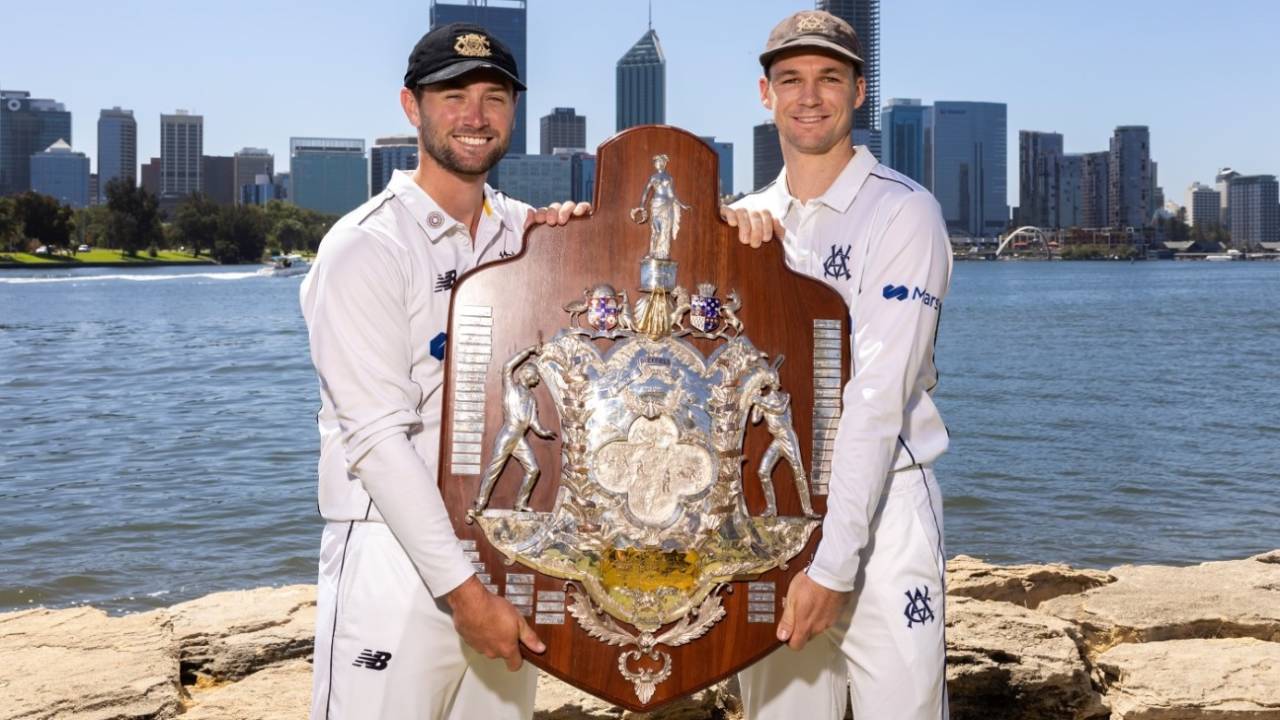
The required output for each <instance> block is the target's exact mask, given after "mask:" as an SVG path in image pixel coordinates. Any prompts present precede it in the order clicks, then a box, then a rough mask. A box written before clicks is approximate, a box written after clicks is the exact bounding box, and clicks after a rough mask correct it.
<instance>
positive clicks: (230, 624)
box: [0, 550, 1280, 720]
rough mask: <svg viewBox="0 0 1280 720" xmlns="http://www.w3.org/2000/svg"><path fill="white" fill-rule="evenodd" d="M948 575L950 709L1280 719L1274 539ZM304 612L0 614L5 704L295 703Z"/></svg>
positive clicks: (274, 603) (157, 708)
mask: <svg viewBox="0 0 1280 720" xmlns="http://www.w3.org/2000/svg"><path fill="white" fill-rule="evenodd" d="M947 575H948V602H947V618H946V623H947V660H948V666H947V682H948V685H949V690H950V697H951V717H952V718H954V719H955V720H1014V719H1015V718H1017V719H1022V718H1026V719H1042V718H1043V719H1045V720H1049V719H1053V720H1058V719H1062V720H1090V719H1093V718H1098V719H1101V718H1111V719H1112V720H1188V719H1190V718H1212V719H1214V720H1227V719H1230V718H1272V719H1277V720H1280V550H1276V551H1273V552H1270V553H1266V554H1263V555H1258V556H1255V557H1252V558H1248V559H1245V560H1233V561H1226V562H1212V563H1204V564H1202V565H1194V566H1190V567H1163V566H1132V565H1124V566H1120V567H1116V568H1113V569H1112V570H1110V571H1107V572H1103V571H1096V570H1076V569H1072V568H1070V567H1067V566H1064V565H1012V566H998V565H990V564H987V563H984V562H982V561H980V560H977V559H974V558H970V557H965V556H963V555H962V556H958V557H956V558H953V559H952V560H951V561H950V563H949V565H948V572H947ZM314 619H315V589H314V587H312V586H309V585H295V586H290V587H282V588H260V589H257V590H247V591H238V592H226V593H217V594H214V595H209V596H207V597H204V598H200V599H197V600H192V601H190V602H185V603H182V604H179V605H175V606H173V607H170V608H167V609H164V610H156V611H152V612H147V613H140V614H136V615H126V616H123V617H110V616H108V615H107V614H106V613H104V612H102V611H101V610H97V609H95V608H92V607H78V608H69V609H65V610H47V609H43V608H37V609H32V610H23V611H20V612H11V613H5V614H0V657H3V658H4V662H3V663H0V720H17V719H19V718H21V719H22V720H45V719H49V720H52V719H53V718H57V719H58V720H68V719H73V720H150V719H152V718H155V719H161V718H175V717H181V718H185V719H189V720H303V719H304V718H306V716H307V704H308V699H309V695H310V682H311V665H310V662H309V658H310V655H311V640H312V637H311V635H312V632H313V623H314ZM781 652H786V651H785V650H783V651H781ZM536 717H537V718H539V720H597V719H603V718H637V719H638V718H641V717H646V718H650V719H651V720H658V719H659V718H660V719H662V720H674V719H677V718H678V719H679V720H693V719H694V718H726V719H727V718H737V717H740V713H739V711H738V707H737V702H736V697H735V694H734V688H733V686H732V683H725V684H723V685H721V686H719V687H716V688H712V689H710V690H707V691H705V692H703V693H700V694H698V695H696V696H694V697H691V698H688V699H687V700H685V701H682V702H680V703H677V704H676V705H675V706H669V707H667V708H665V709H663V710H662V711H660V712H657V713H653V714H651V715H648V716H640V715H636V714H634V713H626V712H623V711H621V710H618V709H616V708H614V707H612V706H609V705H607V704H605V703H603V702H601V701H599V700H596V699H595V698H593V697H591V696H589V695H585V694H583V693H581V692H579V691H577V690H576V689H574V688H571V687H569V686H567V685H564V684H562V683H560V682H558V681H555V680H554V679H551V678H549V677H547V676H545V675H544V676H543V679H542V680H541V682H540V686H539V693H538V712H537V715H536ZM865 720H881V719H878V718H871V719H865Z"/></svg>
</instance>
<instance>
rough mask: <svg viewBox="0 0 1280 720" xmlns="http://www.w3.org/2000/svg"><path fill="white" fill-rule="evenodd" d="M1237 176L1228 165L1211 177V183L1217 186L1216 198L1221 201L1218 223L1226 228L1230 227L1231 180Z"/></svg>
mask: <svg viewBox="0 0 1280 720" xmlns="http://www.w3.org/2000/svg"><path fill="white" fill-rule="evenodd" d="M1238 177H1240V173H1238V172H1236V171H1235V170H1232V169H1231V168H1229V167H1224V168H1222V169H1221V170H1219V171H1218V174H1217V175H1216V176H1214V178H1213V184H1214V186H1216V187H1217V188H1218V199H1219V200H1220V201H1221V202H1222V207H1221V208H1220V211H1219V213H1218V223H1219V224H1221V225H1222V227H1224V228H1226V229H1228V230H1230V229H1231V205H1230V203H1231V192H1230V189H1231V181H1232V180H1234V179H1236V178H1238Z"/></svg>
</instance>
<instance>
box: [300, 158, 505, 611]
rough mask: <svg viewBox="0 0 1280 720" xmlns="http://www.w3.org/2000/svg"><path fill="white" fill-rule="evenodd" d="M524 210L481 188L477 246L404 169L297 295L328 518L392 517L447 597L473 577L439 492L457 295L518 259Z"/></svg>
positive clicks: (323, 248) (335, 238)
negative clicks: (313, 385) (473, 277)
mask: <svg viewBox="0 0 1280 720" xmlns="http://www.w3.org/2000/svg"><path fill="white" fill-rule="evenodd" d="M528 211H529V206H528V205H526V204H524V203H522V202H519V201H516V200H512V199H510V198H507V197H506V196H505V195H502V194H501V193H498V192H495V191H494V190H493V189H492V188H490V187H489V186H487V185H486V186H485V189H484V208H483V211H482V214H481V216H480V221H479V223H478V224H477V227H476V237H475V241H474V242H472V238H471V235H470V233H469V231H468V229H467V227H466V226H465V225H463V224H462V223H461V222H459V221H457V220H455V219H453V218H452V217H450V216H449V215H448V214H447V213H445V212H444V211H443V210H442V209H441V208H440V207H439V205H437V204H436V202H435V201H434V200H432V199H431V197H430V196H429V195H427V194H426V193H425V192H424V191H423V190H422V188H420V187H419V186H418V185H417V184H416V183H415V182H414V181H413V177H412V175H410V174H409V173H406V172H403V171H397V172H396V173H395V174H394V175H393V176H392V178H391V181H390V182H389V183H388V184H387V188H386V190H384V191H383V192H382V193H380V194H379V195H377V196H376V197H374V198H372V199H370V200H369V201H368V202H366V203H365V204H363V205H361V206H360V207H359V208H356V209H355V210H353V211H352V212H350V213H348V214H347V215H346V216H345V217H343V218H342V219H341V220H339V221H338V222H337V224H335V225H334V226H333V228H332V229H330V230H329V233H328V234H327V235H325V238H324V241H323V242H322V243H321V245H320V251H319V253H318V254H317V256H316V260H315V263H314V264H313V265H312V267H311V270H310V272H309V273H308V274H307V277H306V279H305V280H303V283H302V288H301V291H300V297H301V302H302V313H303V316H304V317H305V318H306V321H307V330H308V333H309V337H310V341H311V359H312V362H313V363H314V364H315V368H316V374H317V376H318V378H319V381H320V399H321V406H320V413H319V416H318V422H319V427H320V467H319V500H320V502H319V505H320V514H321V515H322V516H323V517H324V518H325V519H326V520H329V521H347V520H373V521H383V522H386V523H387V525H388V526H389V527H390V528H391V530H392V532H393V533H394V534H395V536H396V538H397V539H398V540H399V541H400V544H401V545H403V546H404V548H405V551H406V552H407V554H408V555H409V557H410V559H412V560H413V562H414V565H415V566H416V568H417V570H418V573H419V574H420V575H421V576H422V579H423V580H424V581H425V582H426V584H427V587H428V589H429V590H430V591H431V593H432V594H433V595H434V596H436V597H439V596H441V595H443V594H444V593H447V592H449V591H450V590H452V589H453V588H455V587H457V586H458V585H459V584H461V583H462V582H463V581H464V580H466V579H467V577H468V576H470V575H471V574H472V573H473V572H474V571H473V568H472V565H471V563H470V562H469V561H467V559H466V557H465V556H464V555H463V553H462V548H461V546H460V545H459V544H458V541H457V537H456V536H455V535H454V532H453V528H452V525H451V523H450V521H449V517H448V514H447V513H446V511H445V508H444V502H443V501H442V499H441V497H440V492H439V489H438V486H437V482H438V480H437V473H436V470H437V467H438V460H439V458H438V455H439V450H440V426H441V422H440V420H441V396H442V394H443V393H442V391H441V386H442V385H443V382H444V349H445V341H446V339H447V335H446V332H447V327H448V320H449V318H448V315H449V299H450V296H451V295H452V290H453V286H454V284H455V283H456V282H457V280H458V278H460V277H461V276H462V275H463V274H464V273H466V272H467V271H469V270H471V269H472V268H475V267H477V266H479V265H483V264H485V263H488V262H492V261H495V260H498V259H500V258H503V257H508V256H511V255H514V254H516V253H517V252H519V251H520V248H521V245H522V243H523V238H524V223H525V219H526V215H527V213H528Z"/></svg>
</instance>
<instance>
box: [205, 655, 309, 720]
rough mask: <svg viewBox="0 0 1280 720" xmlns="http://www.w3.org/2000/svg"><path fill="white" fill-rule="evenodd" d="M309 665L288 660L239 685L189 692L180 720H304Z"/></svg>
mask: <svg viewBox="0 0 1280 720" xmlns="http://www.w3.org/2000/svg"><path fill="white" fill-rule="evenodd" d="M310 705H311V663H309V662H307V661H306V660H288V661H286V662H283V663H280V664H279V665H272V666H271V667H268V668H266V669H265V670H259V671H258V672H255V673H254V674H252V675H250V676H248V677H246V678H244V679H243V680H240V681H238V682H233V683H228V684H222V685H218V686H215V687H212V688H209V689H194V688H193V689H192V691H191V701H190V702H189V703H188V709H187V713H186V714H185V715H183V716H182V718H181V720H230V719H231V718H235V720H307V715H308V712H309V711H310Z"/></svg>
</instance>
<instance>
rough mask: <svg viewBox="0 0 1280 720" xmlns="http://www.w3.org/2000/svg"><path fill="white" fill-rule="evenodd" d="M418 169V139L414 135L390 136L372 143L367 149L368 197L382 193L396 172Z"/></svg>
mask: <svg viewBox="0 0 1280 720" xmlns="http://www.w3.org/2000/svg"><path fill="white" fill-rule="evenodd" d="M417 168H418V138H417V136H415V135H392V136H389V137H380V138H378V139H377V140H374V141H373V147H372V148H370V149H369V195H370V196H373V195H377V194H378V193H380V192H382V190H383V188H385V187H386V186H387V183H389V182H391V174H392V173H393V172H395V171H396V170H416V169H417Z"/></svg>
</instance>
